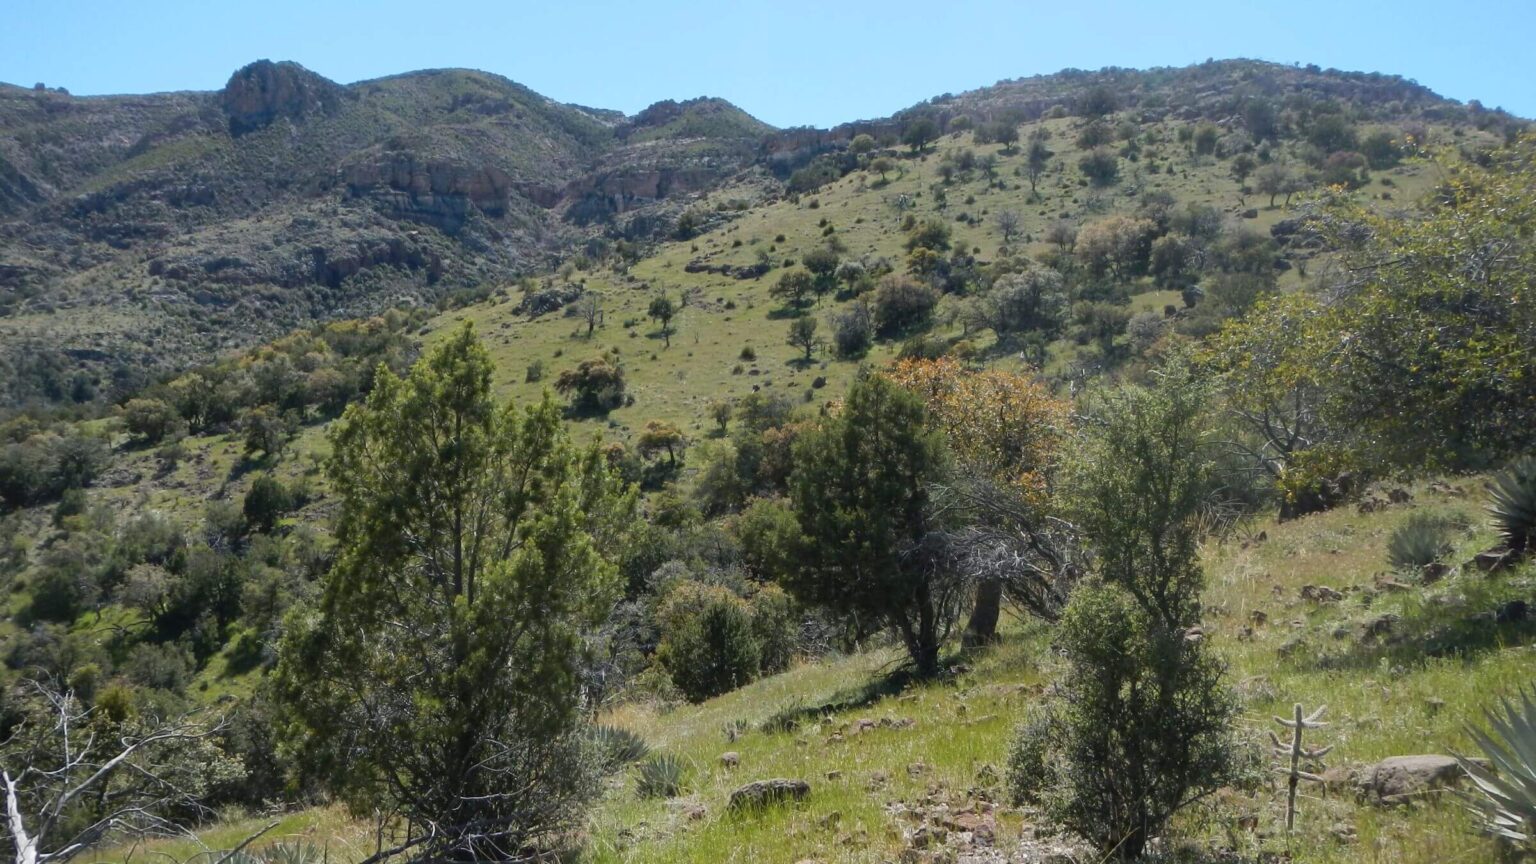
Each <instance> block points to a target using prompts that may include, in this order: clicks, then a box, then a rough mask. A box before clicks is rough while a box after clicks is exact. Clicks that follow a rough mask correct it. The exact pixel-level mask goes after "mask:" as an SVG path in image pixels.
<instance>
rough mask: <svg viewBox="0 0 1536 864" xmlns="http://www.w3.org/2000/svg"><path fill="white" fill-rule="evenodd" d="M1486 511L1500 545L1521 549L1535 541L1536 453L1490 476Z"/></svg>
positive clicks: (1529, 546) (1528, 546)
mask: <svg viewBox="0 0 1536 864" xmlns="http://www.w3.org/2000/svg"><path fill="white" fill-rule="evenodd" d="M1490 498H1491V500H1490V503H1489V505H1488V513H1489V514H1490V515H1491V516H1492V517H1493V523H1494V526H1495V527H1496V528H1498V531H1499V536H1500V537H1502V538H1503V539H1504V545H1506V546H1508V547H1509V548H1510V549H1513V550H1514V551H1516V552H1525V551H1526V550H1528V549H1529V548H1531V545H1532V544H1533V543H1536V456H1527V457H1525V458H1523V459H1520V460H1518V461H1516V462H1515V463H1514V464H1512V465H1510V466H1509V467H1508V468H1506V469H1505V470H1504V471H1503V472H1501V473H1500V474H1499V475H1498V476H1496V477H1495V478H1494V479H1493V489H1492V492H1491V494H1490Z"/></svg>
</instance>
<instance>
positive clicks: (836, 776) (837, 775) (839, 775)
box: [827, 771, 843, 780]
mask: <svg viewBox="0 0 1536 864" xmlns="http://www.w3.org/2000/svg"><path fill="white" fill-rule="evenodd" d="M827 779H828V780H841V779H843V772H841V771H828V772H827Z"/></svg>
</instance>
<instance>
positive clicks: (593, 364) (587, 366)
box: [555, 357, 624, 414]
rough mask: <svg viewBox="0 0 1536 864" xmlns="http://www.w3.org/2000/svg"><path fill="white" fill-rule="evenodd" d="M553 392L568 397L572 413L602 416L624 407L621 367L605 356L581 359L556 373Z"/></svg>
mask: <svg viewBox="0 0 1536 864" xmlns="http://www.w3.org/2000/svg"><path fill="white" fill-rule="evenodd" d="M555 389H556V390H558V391H560V392H561V393H563V394H566V395H568V396H569V397H570V399H571V410H572V411H575V412H577V413H589V414H606V413H608V412H609V411H612V410H613V409H615V408H617V407H619V406H620V405H623V404H624V367H622V366H620V365H618V364H617V363H614V362H610V361H609V359H608V358H607V357H594V358H592V359H590V360H583V361H581V362H580V363H579V364H577V366H576V368H575V369H567V370H565V371H564V372H561V373H560V377H559V378H557V379H555Z"/></svg>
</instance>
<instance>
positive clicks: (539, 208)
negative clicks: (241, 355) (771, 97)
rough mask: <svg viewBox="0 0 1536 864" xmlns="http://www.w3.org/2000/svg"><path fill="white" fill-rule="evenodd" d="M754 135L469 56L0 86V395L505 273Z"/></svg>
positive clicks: (530, 268) (137, 369) (681, 183)
mask: <svg viewBox="0 0 1536 864" xmlns="http://www.w3.org/2000/svg"><path fill="white" fill-rule="evenodd" d="M767 129H768V127H766V126H764V125H763V124H761V123H759V122H757V121H756V120H754V119H752V118H751V117H749V116H747V115H746V114H745V113H744V112H741V111H740V110H739V109H735V108H734V107H731V106H727V105H724V104H723V103H720V102H719V101H718V100H715V101H708V100H698V101H695V102H690V103H686V104H684V105H681V106H679V105H677V104H675V103H667V104H659V105H657V106H654V107H653V108H652V109H650V110H649V111H647V112H642V114H640V115H638V116H637V117H636V118H634V119H633V120H632V121H631V120H627V119H625V118H623V117H622V116H615V115H614V114H613V113H612V112H600V111H592V110H589V109H583V108H578V107H572V106H566V105H559V104H556V103H554V102H551V101H550V100H548V99H545V98H544V97H542V96H540V95H538V94H536V93H534V92H532V91H530V90H528V89H527V88H525V87H521V86H519V85H517V84H514V83H513V82H511V81H507V80H505V79H503V78H499V77H497V76H494V75H488V74H485V73H481V72H473V71H467V70H433V71H425V72H415V73H410V74H406V75H398V76H393V77H390V78H382V79H378V80H374V81H363V82H358V83H356V84H352V85H347V86H341V85H338V84H335V83H333V82H331V81H328V80H326V79H324V78H322V77H320V76H318V75H315V74H314V73H312V72H309V71H308V70H306V69H304V68H303V67H301V66H299V65H297V64H294V63H275V64H274V63H270V62H267V61H261V62H258V63H254V64H251V65H250V66H247V67H245V68H243V69H241V70H239V71H238V72H236V73H235V74H234V75H233V76H232V77H231V78H230V81H229V83H228V84H227V85H226V86H225V88H224V89H223V90H222V91H220V92H217V93H175V94H156V95H149V96H142V97H138V96H134V97H88V98H75V97H72V96H69V95H68V94H65V93H60V92H55V91H33V90H23V89H21V88H17V87H9V86H6V87H3V88H0V327H3V328H4V329H3V333H4V334H5V338H4V341H5V348H6V352H5V357H6V358H7V359H6V361H5V362H9V363H14V364H18V365H16V366H14V367H7V368H15V370H16V375H15V376H14V377H13V376H10V375H8V376H6V377H7V385H6V392H5V393H4V394H3V398H4V399H5V400H6V401H8V402H10V403H12V404H15V403H17V402H20V401H23V400H26V399H30V398H45V399H46V398H50V394H52V397H53V398H56V397H58V396H59V395H60V394H59V392H58V391H59V388H60V387H61V386H63V387H64V388H65V389H67V388H68V386H69V381H70V380H71V379H72V378H73V376H74V371H75V370H76V369H78V368H81V367H82V366H83V367H84V368H85V369H86V370H88V373H89V377H90V379H91V381H92V385H93V387H100V388H101V389H102V390H104V391H112V390H113V389H114V388H115V389H118V390H121V388H122V387H124V386H129V387H131V386H133V383H132V382H134V381H139V382H142V381H144V380H145V379H146V378H147V376H149V375H150V374H152V372H153V371H154V370H156V369H173V368H180V367H184V366H186V365H188V364H189V363H191V362H195V361H199V360H207V359H210V358H212V357H214V356H216V355H218V354H219V353H220V352H223V351H226V350H228V349H230V348H232V347H236V346H241V345H248V344H250V343H251V342H252V341H253V340H256V339H262V338H271V337H273V336H275V335H278V334H280V333H283V332H286V331H287V330H290V329H293V328H295V327H299V326H303V325H305V324H307V323H309V322H312V321H316V320H327V319H334V318H346V317H358V316H362V315H368V314H372V313H374V312H376V311H379V310H382V309H384V308H388V307H389V306H393V305H395V304H397V303H411V304H418V305H430V304H432V303H434V302H436V301H437V300H439V299H441V298H443V297H445V296H448V295H450V294H452V293H454V292H459V291H471V290H475V289H477V288H478V287H479V286H483V285H486V284H492V285H494V284H502V283H506V282H508V281H510V280H511V279H513V278H514V277H515V276H516V275H518V274H523V273H529V272H537V271H538V270H540V269H542V268H544V267H545V266H548V264H549V263H550V262H551V261H552V260H555V259H556V257H557V256H558V255H559V254H561V253H562V252H564V251H567V250H569V249H571V248H573V247H574V246H576V245H577V244H578V243H579V242H580V241H581V240H582V239H583V238H584V237H585V236H586V234H585V232H582V231H580V230H577V229H576V227H574V226H575V224H577V223H586V222H590V221H593V220H603V221H605V222H606V221H611V220H612V218H613V217H614V216H615V215H617V214H630V213H632V212H633V211H636V210H639V211H641V212H644V211H645V210H646V209H647V207H648V206H654V205H655V204H656V203H657V202H659V201H661V200H662V199H665V198H667V197H669V196H677V195H681V194H686V193H688V192H690V191H694V190H696V189H699V188H704V187H707V186H710V185H712V184H714V183H715V182H718V181H719V180H720V179H721V178H723V177H725V176H729V175H731V174H733V173H734V172H735V171H736V170H738V169H739V168H740V167H742V166H743V165H745V164H746V163H747V162H748V161H749V160H750V159H751V158H752V156H753V155H754V153H755V150H756V142H757V141H758V139H759V138H760V137H761V135H762V134H763V133H764V132H765V131H767ZM567 211H574V214H573V215H572V218H571V219H570V220H567V219H566V218H564V217H565V215H566V214H567ZM578 217H579V218H578ZM637 230H642V231H643V226H641V228H639V229H637ZM253 325H254V326H253ZM61 355H62V356H61ZM50 365H53V366H57V367H59V368H57V369H51V368H50ZM35 377H36V378H43V379H44V380H42V381H40V382H39V381H34V380H31V379H33V378H35ZM60 381H62V382H63V384H62V385H61V383H60Z"/></svg>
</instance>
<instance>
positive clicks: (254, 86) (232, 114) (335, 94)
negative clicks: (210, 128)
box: [221, 60, 342, 136]
mask: <svg viewBox="0 0 1536 864" xmlns="http://www.w3.org/2000/svg"><path fill="white" fill-rule="evenodd" d="M221 96H222V102H223V106H224V114H225V116H226V117H228V118H229V132H230V134H231V135H235V136H240V135H244V134H246V133H248V132H254V131H256V130H258V129H263V128H265V127H267V126H269V125H271V123H272V121H274V120H276V119H277V118H279V117H287V118H289V119H291V120H296V121H302V120H303V119H305V118H306V117H309V116H310V115H313V114H322V113H331V112H333V111H335V110H336V107H337V105H339V104H340V102H341V97H342V89H341V87H340V86H339V85H337V84H336V83H335V82H333V81H330V80H328V79H326V78H323V77H321V76H319V75H316V74H315V73H313V72H311V71H309V70H308V69H305V68H304V67H303V66H300V65H299V64H297V63H294V62H292V61H287V60H285V61H283V62H281V63H273V62H272V61H271V60H257V61H256V62H255V63H252V64H250V65H248V66H245V67H244V68H242V69H240V70H239V71H237V72H236V73H235V74H234V75H231V76H230V78H229V83H227V84H225V85H224V91H223V93H222V94H221Z"/></svg>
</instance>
